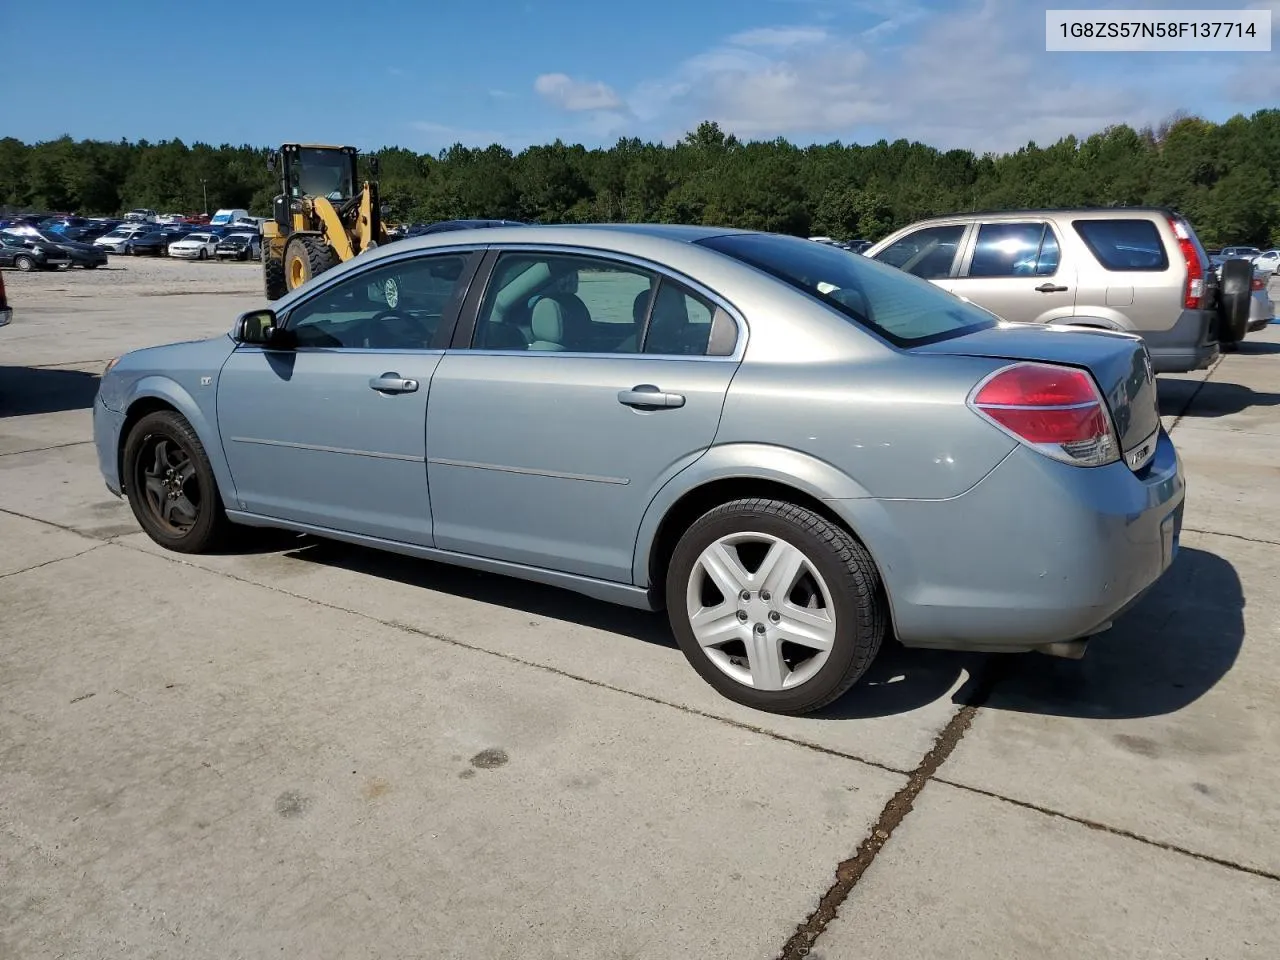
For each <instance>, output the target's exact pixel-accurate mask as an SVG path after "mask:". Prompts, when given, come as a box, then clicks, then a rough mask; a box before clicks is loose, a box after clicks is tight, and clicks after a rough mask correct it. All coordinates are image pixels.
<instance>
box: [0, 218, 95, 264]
mask: <svg viewBox="0 0 1280 960" xmlns="http://www.w3.org/2000/svg"><path fill="white" fill-rule="evenodd" d="M3 233H4V235H5V236H7V237H9V238H11V239H13V240H16V241H17V242H19V243H26V244H27V245H28V246H31V245H33V244H37V243H40V244H47V245H49V246H53V247H57V248H58V249H59V250H61V251H62V252H63V253H65V254H66V255H67V256H68V257H69V258H70V259H71V265H72V266H73V267H84V268H85V269H86V270H96V269H97V268H98V267H100V266H102V265H103V264H105V263H106V262H107V252H106V251H105V250H103V249H102V248H101V247H95V246H94V245H93V244H91V243H77V242H76V241H74V240H69V239H67V238H66V237H64V236H60V235H58V234H56V233H51V232H48V231H45V230H37V229H36V228H35V227H19V228H11V229H9V230H5V231H3Z"/></svg>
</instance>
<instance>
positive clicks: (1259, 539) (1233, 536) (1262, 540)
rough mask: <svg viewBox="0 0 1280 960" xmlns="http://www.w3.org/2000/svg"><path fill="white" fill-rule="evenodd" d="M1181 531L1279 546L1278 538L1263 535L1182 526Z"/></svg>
mask: <svg viewBox="0 0 1280 960" xmlns="http://www.w3.org/2000/svg"><path fill="white" fill-rule="evenodd" d="M1182 532H1183V533H1198V534H1200V535H1201V536H1204V537H1228V538H1230V539H1231V540H1243V541H1244V542H1245V543H1262V544H1267V545H1268V546H1272V547H1280V540H1267V539H1265V538H1263V537H1246V536H1245V535H1244V534H1243V533H1223V532H1222V531H1221V530H1198V529H1196V528H1195V527H1183V528H1182Z"/></svg>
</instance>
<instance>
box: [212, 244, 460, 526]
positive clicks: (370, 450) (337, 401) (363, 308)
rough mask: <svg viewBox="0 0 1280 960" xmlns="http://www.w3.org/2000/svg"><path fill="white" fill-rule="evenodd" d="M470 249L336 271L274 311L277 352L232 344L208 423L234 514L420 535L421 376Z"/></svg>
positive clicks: (427, 370)
mask: <svg viewBox="0 0 1280 960" xmlns="http://www.w3.org/2000/svg"><path fill="white" fill-rule="evenodd" d="M481 258H482V254H478V253H471V252H470V251H460V252H450V253H437V254H431V255H417V256H412V257H399V258H396V259H394V260H391V261H388V262H385V263H382V264H379V265H378V266H375V267H373V268H371V269H368V270H363V271H360V272H358V273H354V274H348V275H346V276H344V277H342V278H341V279H339V280H338V281H336V282H334V283H332V284H329V285H327V286H322V287H321V288H320V289H319V290H317V292H316V293H315V294H313V295H312V296H310V297H308V298H307V299H305V300H302V301H300V302H299V303H297V304H296V305H295V306H293V307H292V308H291V309H289V310H288V311H287V313H286V315H285V316H283V317H282V318H281V320H280V323H281V326H282V327H283V329H284V330H285V331H286V337H287V338H289V341H291V342H289V343H288V346H287V347H286V348H283V349H270V348H263V347H258V346H250V345H247V344H241V345H240V346H238V347H237V348H236V350H235V351H234V352H233V353H232V355H231V357H230V358H229V359H228V361H227V363H226V364H225V365H224V367H223V369H222V372H221V375H220V377H219V380H218V427H219V433H220V434H221V438H222V445H223V450H224V451H225V453H226V457H227V462H228V464H229V466H230V469H231V475H232V478H233V480H234V482H235V487H236V498H237V500H238V504H237V506H238V508H239V509H240V510H243V511H245V512H247V513H252V514H257V515H261V516H264V517H270V518H275V519H280V520H288V521H294V522H298V523H304V524H310V525H314V526H318V527H325V528H329V529H334V530H340V531H343V532H346V533H355V534H361V535H364V536H370V537H378V538H381V539H384V540H394V541H400V542H404V543H412V544H417V545H421V546H430V545H431V544H432V523H431V504H430V498H429V495H428V490H427V468H426V439H425V431H426V421H427V409H428V406H429V401H430V398H431V395H432V393H433V389H432V382H431V381H432V376H433V374H434V373H435V371H436V367H437V366H438V364H439V363H440V358H441V357H442V356H443V355H444V351H443V347H444V346H445V345H446V344H447V342H448V338H449V336H450V334H451V332H452V327H453V322H454V320H455V319H456V316H457V312H458V308H459V306H460V304H461V300H462V296H463V294H464V293H465V290H466V286H467V283H468V282H469V280H470V278H471V276H472V275H473V274H474V271H475V268H476V266H477V265H478V263H479V261H480V259H481Z"/></svg>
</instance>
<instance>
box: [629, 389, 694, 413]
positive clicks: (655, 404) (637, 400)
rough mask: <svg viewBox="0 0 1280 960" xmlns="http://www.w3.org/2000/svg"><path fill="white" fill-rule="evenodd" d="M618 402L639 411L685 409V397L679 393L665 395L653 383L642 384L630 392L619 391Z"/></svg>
mask: <svg viewBox="0 0 1280 960" xmlns="http://www.w3.org/2000/svg"><path fill="white" fill-rule="evenodd" d="M618 402H619V403H620V404H622V405H623V406H624V407H635V408H636V409H637V410H667V409H670V408H672V407H683V406H684V397H683V396H681V395H680V394H678V393H663V392H662V391H661V390H659V389H658V388H657V387H655V386H654V385H653V384H652V383H642V384H639V385H638V386H635V387H632V388H631V389H630V390H619V391H618Z"/></svg>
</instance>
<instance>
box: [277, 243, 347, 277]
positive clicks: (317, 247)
mask: <svg viewBox="0 0 1280 960" xmlns="http://www.w3.org/2000/svg"><path fill="white" fill-rule="evenodd" d="M337 265H338V255H337V254H336V253H334V252H333V248H332V247H331V246H329V245H328V244H327V243H325V242H324V238H322V237H315V236H305V237H294V238H293V239H291V240H290V241H289V242H288V243H287V244H286V245H285V248H284V282H285V285H286V286H287V288H288V289H289V290H297V289H298V287H300V286H302V285H303V284H305V283H306V282H307V281H309V280H311V279H313V278H314V277H318V276H319V275H320V274H322V273H324V272H325V271H326V270H328V269H330V268H332V267H336V266H337Z"/></svg>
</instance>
